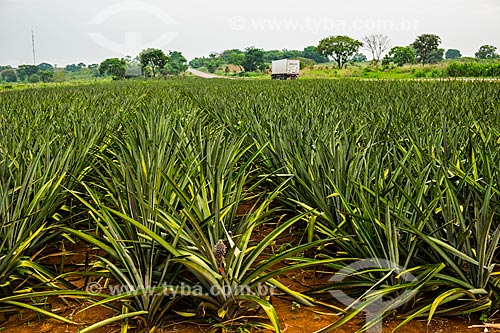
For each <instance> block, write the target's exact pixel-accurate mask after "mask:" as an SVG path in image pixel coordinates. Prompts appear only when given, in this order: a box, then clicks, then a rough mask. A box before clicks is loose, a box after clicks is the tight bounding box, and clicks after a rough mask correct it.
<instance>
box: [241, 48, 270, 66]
mask: <svg viewBox="0 0 500 333" xmlns="http://www.w3.org/2000/svg"><path fill="white" fill-rule="evenodd" d="M264 65H265V63H264V51H263V50H262V49H257V48H255V47H253V46H252V47H247V48H246V49H245V60H244V61H243V68H244V69H245V71H246V72H254V71H256V70H258V69H262V68H263V67H264Z"/></svg>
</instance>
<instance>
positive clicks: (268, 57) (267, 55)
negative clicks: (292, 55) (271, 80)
mask: <svg viewBox="0 0 500 333" xmlns="http://www.w3.org/2000/svg"><path fill="white" fill-rule="evenodd" d="M285 58H286V57H285V56H284V55H283V52H282V51H280V50H269V51H264V61H266V62H271V61H274V60H280V59H285Z"/></svg>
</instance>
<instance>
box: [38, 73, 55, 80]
mask: <svg viewBox="0 0 500 333" xmlns="http://www.w3.org/2000/svg"><path fill="white" fill-rule="evenodd" d="M38 75H39V76H40V80H42V82H51V81H52V78H53V77H54V71H50V70H41V71H38Z"/></svg>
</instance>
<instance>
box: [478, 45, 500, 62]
mask: <svg viewBox="0 0 500 333" xmlns="http://www.w3.org/2000/svg"><path fill="white" fill-rule="evenodd" d="M496 51H497V48H496V47H495V46H493V45H483V46H481V47H480V48H479V50H478V51H477V52H476V54H475V56H476V58H478V59H493V58H496V57H498V54H496Z"/></svg>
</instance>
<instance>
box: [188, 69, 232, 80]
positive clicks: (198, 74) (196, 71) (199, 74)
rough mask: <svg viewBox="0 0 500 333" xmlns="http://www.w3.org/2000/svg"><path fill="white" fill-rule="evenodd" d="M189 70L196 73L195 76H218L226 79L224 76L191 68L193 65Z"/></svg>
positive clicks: (207, 77) (213, 77)
mask: <svg viewBox="0 0 500 333" xmlns="http://www.w3.org/2000/svg"><path fill="white" fill-rule="evenodd" d="M187 71H188V72H189V73H191V74H193V75H195V76H199V77H202V78H204V79H216V78H219V79H226V78H225V77H224V76H219V75H215V74H210V73H205V72H202V71H199V70H197V69H194V68H191V67H189V68H188V70H187Z"/></svg>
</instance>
